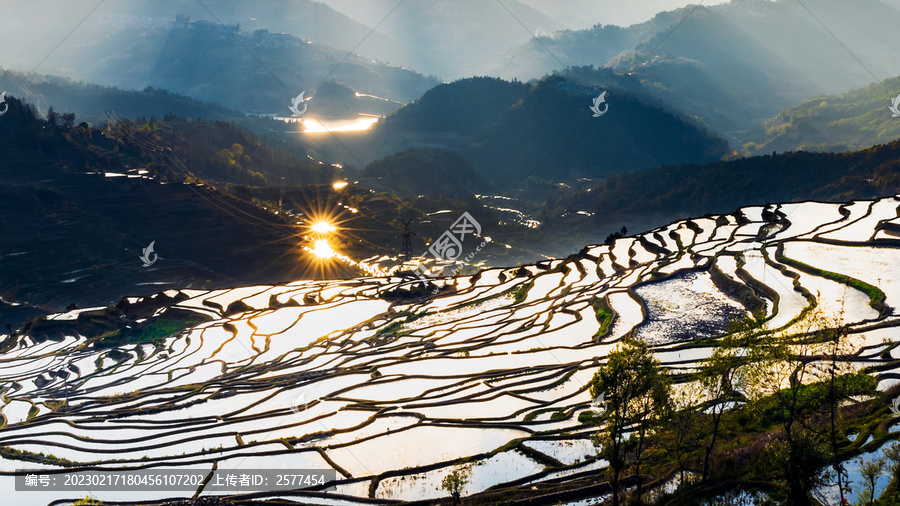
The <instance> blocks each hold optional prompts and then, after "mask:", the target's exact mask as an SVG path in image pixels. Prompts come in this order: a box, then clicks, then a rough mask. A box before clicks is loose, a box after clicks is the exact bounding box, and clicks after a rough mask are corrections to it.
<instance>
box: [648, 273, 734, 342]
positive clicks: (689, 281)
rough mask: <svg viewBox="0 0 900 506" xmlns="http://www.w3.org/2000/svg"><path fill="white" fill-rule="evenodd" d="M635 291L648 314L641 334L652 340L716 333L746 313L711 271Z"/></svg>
mask: <svg viewBox="0 0 900 506" xmlns="http://www.w3.org/2000/svg"><path fill="white" fill-rule="evenodd" d="M634 291H635V293H637V294H638V296H640V297H641V298H642V299H643V300H644V303H645V304H646V307H647V313H648V315H647V321H646V322H645V323H644V324H642V325H641V326H640V327H639V329H638V335H639V336H640V337H641V338H643V339H647V340H648V341H650V342H662V341H670V340H675V339H694V338H699V337H708V336H712V335H716V334H718V333H719V332H721V331H723V330H725V329H726V328H727V327H728V322H729V321H730V320H732V319H734V318H739V317H741V316H743V315H744V312H745V310H744V307H743V306H741V305H740V304H739V303H738V302H736V301H734V300H732V299H730V298H728V297H727V296H725V295H724V294H722V293H721V292H720V291H719V290H718V289H717V288H716V287H715V285H713V283H712V281H711V280H710V277H709V274H707V273H701V272H688V273H686V274H682V275H678V276H675V277H674V278H671V279H668V280H665V281H662V282H660V283H654V284H650V285H645V286H641V287H638V288H636V289H635V290H634Z"/></svg>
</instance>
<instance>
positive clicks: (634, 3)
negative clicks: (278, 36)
mask: <svg viewBox="0 0 900 506" xmlns="http://www.w3.org/2000/svg"><path fill="white" fill-rule="evenodd" d="M319 1H321V2H323V3H326V4H328V5H329V6H331V8H333V9H335V10H337V11H340V12H342V13H344V14H345V15H347V16H348V17H351V18H353V19H356V20H357V21H360V22H362V23H366V24H374V23H373V20H374V19H375V17H376V16H375V13H373V12H369V11H370V10H371V9H367V8H366V6H367V5H368V6H372V5H373V3H372V2H367V0H319ZM484 1H492V2H493V1H497V0H484ZM509 1H510V0H504V2H509ZM519 1H520V2H522V3H523V4H526V5H528V6H530V7H532V8H534V9H537V10H539V11H541V12H543V13H544V14H546V15H548V16H550V17H552V18H553V19H555V20H557V21H559V22H560V23H561V24H562V25H564V26H566V27H568V28H570V29H573V30H579V29H583V28H590V27H592V26H594V25H596V24H598V23H600V24H604V25H621V26H628V25H632V24H635V23H641V22H644V21H647V20H648V19H650V18H652V17H653V16H654V15H655V14H656V13H658V12H660V11H667V10H672V9H677V8H679V7H684V6H685V5H688V4H698V3H699V4H702V5H716V4H720V3H724V2H723V0H706V1H699V0H695V1H693V2H690V1H687V0H519ZM397 2H398V3H399V0H397ZM378 14H380V12H379V13H378Z"/></svg>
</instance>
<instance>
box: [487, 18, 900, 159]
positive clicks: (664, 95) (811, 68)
mask: <svg viewBox="0 0 900 506" xmlns="http://www.w3.org/2000/svg"><path fill="white" fill-rule="evenodd" d="M808 7H809V9H811V11H812V12H813V14H814V15H815V17H813V16H812V15H810V12H807V11H806V10H805V9H804V8H803V7H802V6H800V5H799V4H798V3H797V2H793V1H787V0H778V1H767V0H733V1H732V2H729V3H726V4H722V5H716V6H711V7H706V6H702V5H701V6H696V5H690V6H687V7H684V8H681V9H677V10H674V11H669V12H661V13H659V14H657V15H656V16H655V17H654V18H653V19H651V20H650V21H647V22H645V23H640V24H636V25H633V26H630V27H627V28H621V27H618V26H610V25H606V26H603V25H597V26H595V27H593V28H591V29H588V30H579V31H561V32H556V33H554V34H552V35H550V36H543V37H540V39H539V40H532V41H528V42H527V43H526V44H524V45H522V46H520V47H518V48H516V49H514V50H512V51H510V53H509V54H507V55H506V56H504V57H503V58H501V59H498V60H497V62H496V64H495V66H494V67H493V68H492V69H490V70H487V71H486V72H487V73H489V74H493V75H499V76H501V77H505V78H513V77H516V78H519V79H531V78H537V77H540V76H542V75H545V74H547V73H549V72H552V71H553V70H559V69H560V67H561V66H579V65H581V66H585V65H594V66H598V67H600V66H606V67H609V68H612V69H614V70H615V72H617V73H621V74H627V75H631V76H633V77H634V78H636V79H639V80H640V81H641V82H643V83H645V84H646V89H647V91H648V92H650V93H653V94H654V95H655V96H657V97H659V98H660V99H662V100H665V101H666V102H669V103H672V104H675V105H677V106H679V107H681V108H682V110H684V111H686V112H688V113H689V114H691V115H692V116H694V117H697V118H702V119H703V120H704V121H705V122H707V123H708V124H710V125H712V126H714V127H715V128H716V129H717V130H718V131H719V132H720V133H726V134H727V135H728V136H729V138H730V140H732V142H741V143H742V142H745V141H747V140H749V139H748V136H747V131H748V130H749V129H751V128H752V127H753V126H754V125H756V124H757V123H758V122H760V121H762V120H764V119H766V118H769V117H771V116H773V115H774V114H776V113H777V112H778V110H780V109H781V108H784V107H788V106H790V105H792V104H795V103H797V102H799V101H801V100H804V99H806V98H808V97H810V96H816V95H821V94H833V93H840V92H844V91H846V90H849V89H852V88H856V87H861V86H865V85H867V84H869V83H871V82H872V81H875V80H876V79H883V78H885V77H888V76H893V75H900V63H898V61H897V58H895V57H894V54H893V49H892V48H896V47H900V32H898V31H897V30H896V27H897V26H900V10H898V9H896V8H893V7H890V6H888V5H886V4H884V3H882V2H880V1H878V0H860V1H859V2H842V1H839V0H821V1H819V2H815V3H813V4H810V5H809V6H808ZM816 18H818V21H817V20H816ZM819 21H821V22H822V23H823V24H824V25H825V27H823V26H822V24H820V23H819ZM829 30H830V31H831V33H829ZM839 41H840V42H839ZM842 44H843V46H842ZM847 48H849V49H850V51H851V52H852V54H850V53H849V52H848V49H847ZM857 58H858V59H859V60H860V61H861V62H862V65H861V64H860V62H858V61H856V59H857Z"/></svg>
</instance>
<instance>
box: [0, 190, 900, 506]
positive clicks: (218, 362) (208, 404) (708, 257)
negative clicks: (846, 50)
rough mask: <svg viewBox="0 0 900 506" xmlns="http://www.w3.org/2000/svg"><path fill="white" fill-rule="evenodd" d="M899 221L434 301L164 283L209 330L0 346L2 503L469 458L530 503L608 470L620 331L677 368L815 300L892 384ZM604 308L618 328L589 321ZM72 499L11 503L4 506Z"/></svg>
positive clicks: (850, 225) (471, 289) (882, 215)
mask: <svg viewBox="0 0 900 506" xmlns="http://www.w3.org/2000/svg"><path fill="white" fill-rule="evenodd" d="M898 210H900V199H898V198H896V197H891V198H885V199H881V200H877V201H871V202H856V203H852V204H844V205H839V204H822V203H802V204H789V205H783V206H779V205H772V206H768V207H766V208H763V207H759V206H756V207H752V208H746V209H743V210H742V211H740V212H736V213H733V214H730V215H722V216H710V217H705V218H700V219H695V220H689V221H682V222H677V223H673V224H670V225H668V226H666V227H662V228H660V229H657V230H653V231H650V232H647V233H644V234H641V235H638V236H635V237H626V238H622V239H619V240H617V241H616V242H615V244H614V245H612V246H605V245H595V246H588V247H586V248H584V250H582V251H581V252H580V253H579V254H577V255H573V256H571V257H569V258H567V259H564V260H552V261H546V262H541V263H538V264H536V265H529V266H525V267H522V268H513V269H488V270H485V271H482V272H480V273H479V274H476V275H474V276H466V277H459V278H455V279H435V280H434V284H435V285H437V286H438V287H441V290H440V292H439V293H438V294H437V295H434V296H430V295H429V296H427V297H413V296H406V295H405V294H407V293H408V291H409V290H411V289H414V288H415V286H414V285H415V284H416V283H417V282H418V281H411V280H410V279H406V278H400V277H384V278H361V279H352V280H344V281H329V282H313V281H304V282H296V283H289V284H285V285H279V286H256V287H245V288H239V289H233V290H217V291H195V290H191V291H184V292H178V291H176V290H170V291H168V292H165V294H161V295H157V296H154V297H164V296H167V297H173V298H175V300H179V302H177V303H173V304H171V305H169V306H167V307H166V308H164V309H162V310H160V311H161V312H164V311H169V310H173V309H181V310H184V311H189V312H194V313H197V314H202V315H205V316H206V317H208V318H211V319H209V320H207V321H205V322H204V323H201V324H198V325H196V326H193V327H191V328H188V329H187V330H185V331H183V332H181V333H180V334H178V335H173V336H170V337H167V338H165V339H164V340H163V342H162V344H156V345H155V344H128V345H122V346H118V347H117V348H116V349H115V350H110V349H95V348H87V347H83V346H80V345H81V344H83V342H84V339H83V338H82V337H80V336H78V335H68V336H64V337H61V338H58V339H55V340H52V339H48V340H42V339H36V338H35V336H31V337H27V336H26V337H22V338H21V342H20V345H18V346H16V347H14V348H13V349H12V350H10V351H9V352H7V353H5V354H3V355H2V358H0V386H2V388H3V392H4V394H3V396H2V408H0V411H2V414H3V417H4V424H5V425H4V427H3V429H2V430H0V449H2V451H0V483H2V484H3V486H4V487H5V489H6V490H7V491H11V490H12V481H13V476H14V475H15V473H16V470H17V469H21V468H28V469H38V468H40V469H47V470H51V471H52V470H60V469H71V468H87V467H90V468H95V469H110V470H119V469H135V468H146V467H149V468H171V467H183V468H190V469H202V470H210V469H212V467H213V465H214V464H216V465H218V467H219V468H234V469H272V468H276V469H300V468H319V469H331V468H333V469H335V470H336V471H337V481H336V482H333V483H329V484H328V485H329V490H322V489H309V490H305V491H302V492H296V493H293V494H285V493H284V492H272V493H271V494H257V495H255V496H254V497H256V498H259V499H262V498H265V497H286V498H293V500H297V501H306V502H307V503H329V504H354V503H359V502H362V501H364V500H365V499H370V498H371V499H376V498H377V499H382V500H384V501H386V502H391V501H402V500H426V499H432V498H437V497H442V496H443V495H444V492H442V491H440V490H438V489H439V486H440V483H441V480H442V478H443V477H444V476H446V475H447V474H448V473H449V472H451V471H452V470H453V469H454V465H455V464H458V463H460V462H462V461H463V460H466V459H468V460H469V461H473V462H475V463H476V464H477V465H474V466H473V467H472V478H471V481H470V483H469V484H468V485H467V486H466V488H465V493H466V494H472V493H476V492H480V491H483V490H486V489H488V488H490V487H496V486H499V485H503V484H508V483H510V482H516V483H517V484H524V483H528V484H530V485H531V486H534V487H537V488H536V489H537V490H540V487H541V484H542V482H545V481H548V480H558V479H564V477H567V476H573V475H577V474H578V473H581V472H586V471H596V470H598V469H601V468H602V467H603V466H604V465H605V462H603V461H601V460H599V459H598V457H597V453H596V450H595V449H594V447H593V446H592V445H591V443H590V440H589V437H590V434H591V432H592V431H593V430H595V429H594V428H592V427H589V426H585V425H582V424H581V423H580V422H579V421H578V414H579V413H581V412H582V411H585V410H587V409H588V407H589V402H590V400H591V399H590V397H589V393H588V384H589V382H590V378H591V376H592V375H593V373H594V372H595V371H596V369H597V367H598V366H599V365H600V363H601V362H602V361H603V359H604V356H605V355H606V354H607V352H608V350H610V349H611V347H612V346H614V344H615V342H616V341H617V340H619V339H620V338H622V336H624V335H626V334H627V333H629V332H635V333H636V335H637V336H639V337H641V338H642V339H645V340H647V341H648V342H649V343H651V344H652V346H653V349H654V351H655V352H656V354H657V356H658V357H659V358H660V360H661V361H662V362H663V364H664V365H665V366H666V367H668V368H671V369H673V370H686V369H690V368H692V367H693V366H694V364H696V361H698V360H700V359H702V358H704V357H706V356H707V355H708V354H709V353H710V349H709V348H708V347H704V346H702V345H700V344H699V343H695V342H694V339H696V338H705V337H713V336H716V335H719V334H721V333H722V332H723V331H724V330H725V328H726V326H727V324H728V322H729V320H730V319H732V318H735V317H739V316H742V315H744V314H746V312H747V311H748V310H759V311H764V312H765V313H766V316H767V317H768V318H769V326H770V328H778V327H789V326H790V325H792V324H793V323H794V322H795V321H796V319H797V318H798V316H799V315H800V314H801V312H802V311H803V310H804V309H805V308H807V307H810V306H812V305H815V304H818V305H820V306H821V307H822V308H824V309H826V311H827V312H828V313H830V314H831V315H837V314H838V313H840V312H842V318H843V319H844V321H845V322H846V323H847V324H849V326H850V329H851V333H853V334H857V335H862V336H865V338H864V339H860V340H859V342H860V361H861V362H862V363H865V364H874V365H882V366H883V367H882V368H881V369H880V372H879V373H878V380H879V387H880V388H885V387H887V386H889V385H891V384H893V383H894V382H896V381H897V378H900V376H898V374H897V372H896V369H897V367H900V362H898V360H897V359H894V358H885V357H883V356H881V353H880V351H881V350H882V349H884V348H885V347H889V346H893V344H892V341H893V340H896V339H897V338H898V337H900V335H898V331H897V325H898V322H900V319H898V317H897V315H896V311H895V310H893V309H892V308H893V307H897V304H898V301H900V276H898V274H900V272H898V270H900V267H898V266H900V247H898V246H900V241H898V239H897V238H896V237H895V236H892V235H890V234H886V233H885V232H884V231H883V230H882V226H883V224H884V223H888V222H893V223H898V222H900V218H898ZM836 274H837V275H836ZM838 275H843V277H842V276H838ZM879 294H883V295H884V300H883V301H882V300H880V298H879V297H880V295H879ZM873 297H874V299H873ZM238 301H242V302H243V305H241V306H239V307H240V308H241V309H240V310H239V311H237V312H234V311H226V309H225V308H229V307H236V306H235V305H234V303H236V302H238ZM131 302H133V303H135V304H139V303H141V302H142V301H141V300H137V299H135V300H132V301H131ZM143 302H146V301H143ZM601 306H605V307H606V308H608V309H607V310H604V313H605V314H609V315H612V318H611V320H610V319H609V318H607V317H603V316H601V317H600V318H599V319H598V311H597V310H596V309H595V307H601ZM75 316H76V314H75V313H71V314H61V315H56V316H54V318H59V319H65V318H75ZM4 337H5V336H4ZM895 355H896V353H895ZM66 400H67V402H66ZM41 454H42V455H41ZM51 454H52V455H53V458H49V457H48V456H49V455H51ZM23 460H24V461H23ZM38 462H40V463H38ZM87 493H91V491H90V490H85V491H84V493H81V494H71V493H62V492H40V493H39V492H7V494H14V496H13V498H14V503H15V504H19V505H27V504H48V503H49V502H51V501H53V500H56V499H65V498H68V499H75V498H77V497H84V495H86V494H87ZM208 494H209V492H202V491H201V495H208ZM92 495H94V496H95V497H99V498H100V499H103V500H104V501H117V500H122V501H124V500H132V501H136V500H141V501H148V502H150V501H153V500H162V499H164V498H169V497H173V496H177V495H178V494H175V493H172V492H158V493H152V492H149V493H141V495H140V497H135V496H134V494H133V493H132V494H129V493H127V492H100V493H93V494H92ZM186 495H187V496H190V494H186ZM554 502H555V501H554Z"/></svg>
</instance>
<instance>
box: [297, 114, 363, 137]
mask: <svg viewBox="0 0 900 506" xmlns="http://www.w3.org/2000/svg"><path fill="white" fill-rule="evenodd" d="M377 121H378V118H377V117H372V116H364V117H360V118H356V119H349V120H348V119H338V120H323V119H315V118H309V119H304V120H303V133H305V134H318V133H327V132H361V131H363V130H368V129H370V128H372V125H374V124H375V123H376V122H377Z"/></svg>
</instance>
